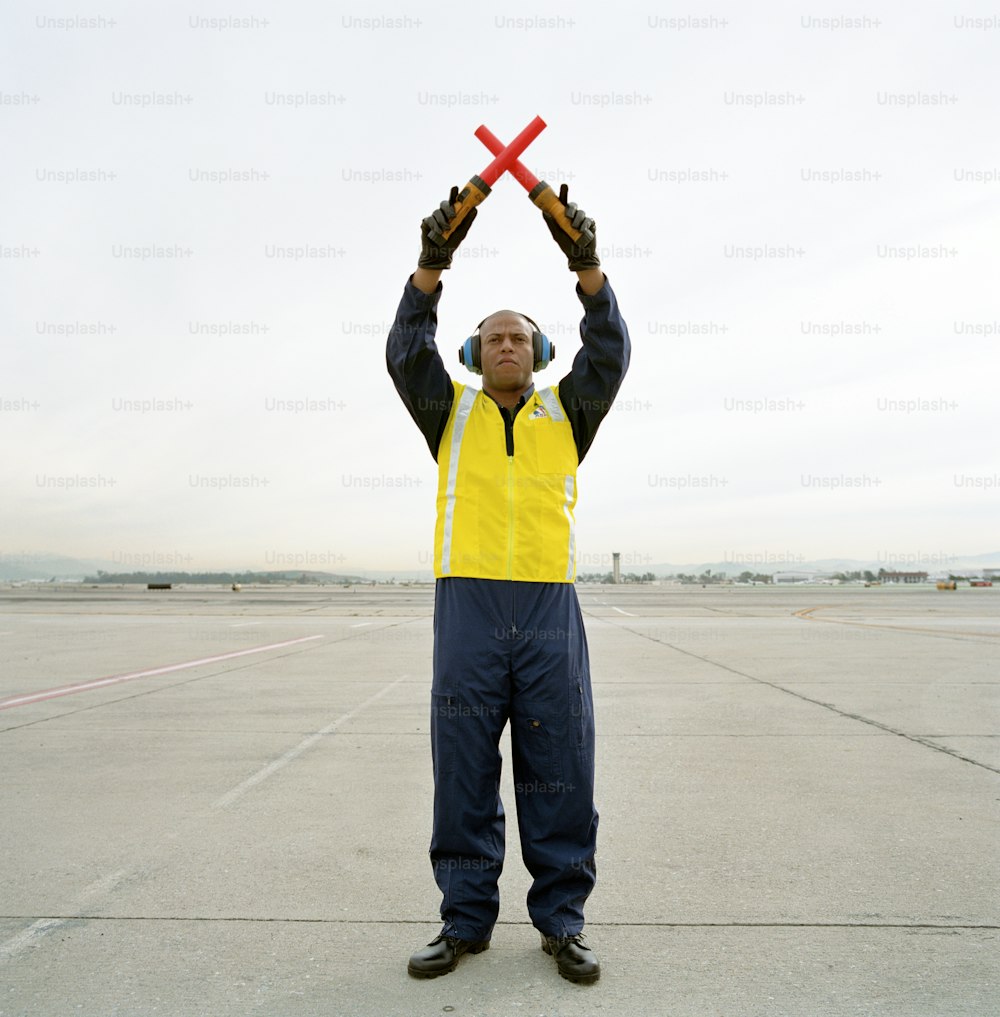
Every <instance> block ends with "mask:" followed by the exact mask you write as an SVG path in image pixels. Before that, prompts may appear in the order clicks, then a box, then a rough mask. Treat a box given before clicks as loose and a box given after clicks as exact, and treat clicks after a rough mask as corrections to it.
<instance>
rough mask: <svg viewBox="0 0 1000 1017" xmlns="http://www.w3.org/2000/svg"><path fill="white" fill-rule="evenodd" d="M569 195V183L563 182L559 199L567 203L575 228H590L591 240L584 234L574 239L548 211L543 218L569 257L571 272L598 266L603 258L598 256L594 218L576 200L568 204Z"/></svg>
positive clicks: (567, 211)
mask: <svg viewBox="0 0 1000 1017" xmlns="http://www.w3.org/2000/svg"><path fill="white" fill-rule="evenodd" d="M568 196H569V185H568V184H563V185H562V186H561V187H560V188H559V200H560V201H561V202H562V203H563V204H564V205H566V218H567V219H569V221H570V222H571V223H572V224H573V229H575V230H585V229H588V230H590V233H591V238H590V240H589V241H586V240H584V238H583V237H582V236H581V237H580V239H579V240H573V239H572V237H570V235H569V234H568V233H566V232H565V231H564V230H563V228H562V227H561V226H560V225H559V223H557V222H556V220H555V219H553V218H552V216H551V215H549V214H548V213H547V212H543V213H542V218H543V219H544V220H545V225H546V226H548V228H549V232H550V233H551V234H552V236H553V238H554V239H555V242H556V243H557V244H558V245H559V247H560V248H561V249H562V252H563V254H565V255H566V257H567V258H568V259H569V270H570V271H571V272H580V271H582V270H583V269H585V268H598V267H599V266H600V264H601V259H600V258H599V257H598V256H597V230H596V229H595V227H594V220H593V219H591V218H590V217H589V216H588V215H587V213H586V212H584V211H583V210H582V209H580V208H577V207H576V202H573V203H572V204H570V205H567V204H566V198H567V197H568Z"/></svg>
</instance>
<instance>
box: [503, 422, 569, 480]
mask: <svg viewBox="0 0 1000 1017" xmlns="http://www.w3.org/2000/svg"><path fill="white" fill-rule="evenodd" d="M515 423H517V421H516V422H515ZM514 455H515V458H517V457H521V456H522V455H523V457H524V458H523V460H522V462H523V466H524V468H525V469H526V470H527V471H528V472H529V473H547V474H556V475H558V476H559V478H560V481H559V483H560V486H562V479H561V478H563V477H566V476H568V475H569V474H572V473H575V472H576V465H577V456H576V445H575V443H574V441H573V429H572V427H570V425H569V422H568V421H565V422H563V421H554V420H550V419H548V418H543V419H534V420H525V422H524V425H523V426H522V427H520V428H517V429H516V430H515V432H514Z"/></svg>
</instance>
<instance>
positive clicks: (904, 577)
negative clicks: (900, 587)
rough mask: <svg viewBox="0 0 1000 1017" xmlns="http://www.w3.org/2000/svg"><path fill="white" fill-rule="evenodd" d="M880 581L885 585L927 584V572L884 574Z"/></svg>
mask: <svg viewBox="0 0 1000 1017" xmlns="http://www.w3.org/2000/svg"><path fill="white" fill-rule="evenodd" d="M879 579H881V580H882V582H883V583H926V582H927V573H926V572H882V573H880V574H879Z"/></svg>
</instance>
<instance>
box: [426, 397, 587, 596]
mask: <svg viewBox="0 0 1000 1017" xmlns="http://www.w3.org/2000/svg"><path fill="white" fill-rule="evenodd" d="M453 385H454V390H455V399H454V404H453V408H452V412H451V415H450V416H449V418H448V421H447V422H446V424H445V429H444V433H443V434H442V436H441V444H440V447H439V450H438V492H437V522H436V524H435V534H434V538H435V539H434V544H435V547H434V572H435V575H436V576H437V577H438V578H443V577H447V576H466V577H470V578H477V579H514V580H518V581H522V582H553V583H571V582H573V580H574V579H575V577H576V524H575V521H574V518H573V508H574V506H575V505H576V468H577V465H578V461H579V459H578V454H577V449H576V441H575V439H574V438H573V428H572V426H571V424H570V422H569V419H568V418H567V416H566V411H565V409H564V407H563V405H562V403H561V402H560V401H559V395H558V388H546V389H541V390H539V391H535V392H533V393H532V394H531V396H529V397H528V399H527V400H526V401H525V404H524V405H523V406H522V407H521V409H520V410H519V411H518V413H517V416H516V417H515V418H514V424H513V428H514V455H513V456H508V455H507V443H506V429H505V427H504V417H503V415H502V414H501V413H500V411H499V408H498V407H497V404H496V403H495V402H494V401H493V400H492V399H491V398H490V397H489V396H487V395H486V394H485V393H483V392H480V391H479V390H478V389H474V388H470V387H468V386H466V385H462V384H461V383H459V382H453Z"/></svg>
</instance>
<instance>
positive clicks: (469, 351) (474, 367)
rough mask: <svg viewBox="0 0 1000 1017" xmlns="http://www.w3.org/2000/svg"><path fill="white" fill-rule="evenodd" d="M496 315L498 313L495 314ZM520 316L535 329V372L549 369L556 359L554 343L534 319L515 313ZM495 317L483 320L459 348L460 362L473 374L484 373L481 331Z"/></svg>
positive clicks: (533, 344)
mask: <svg viewBox="0 0 1000 1017" xmlns="http://www.w3.org/2000/svg"><path fill="white" fill-rule="evenodd" d="M494 313H496V312H494ZM515 313H517V314H520V316H521V317H522V318H524V319H525V320H527V321H530V322H531V327H532V329H533V331H532V333H531V348H532V350H533V352H534V355H535V365H534V368H533V370H535V371H541V370H544V368H546V367H548V366H549V364H551V363H552V361H553V360H555V359H556V348H555V345H554V344H553V343H550V342H549V337H548V336H546V335H542V330H541V329H540V328H539V327H538V325H537V324H536V323H535V321H534V319H532V318H529V317H528V316H527V315H526V314H521V312H520V311H517V312H515ZM491 317H493V315H487V316H486V317H485V318H483V320H482V321H481V322H480V323H479V324H478V325H477V326H476V331H475V332H473V334H472V335H470V336H469V338H468V339H466V340H465V342H464V343H463V344H462V345H461V346H459V348H458V362H459V363H460V364H464V365H465V366H466V367H467V368H468V369H469V370H470V371H472V373H473V374H482V373H483V359H482V341H481V339H480V337H479V330H480V329H481V328H482V327H483V322H485V321H487V320H488V319H489V318H491Z"/></svg>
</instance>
